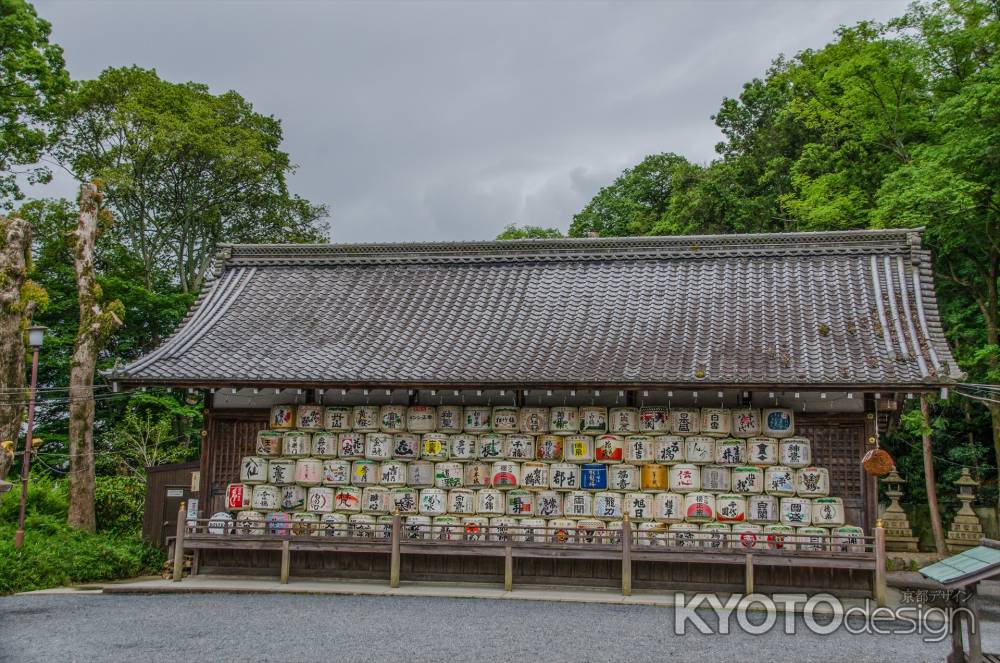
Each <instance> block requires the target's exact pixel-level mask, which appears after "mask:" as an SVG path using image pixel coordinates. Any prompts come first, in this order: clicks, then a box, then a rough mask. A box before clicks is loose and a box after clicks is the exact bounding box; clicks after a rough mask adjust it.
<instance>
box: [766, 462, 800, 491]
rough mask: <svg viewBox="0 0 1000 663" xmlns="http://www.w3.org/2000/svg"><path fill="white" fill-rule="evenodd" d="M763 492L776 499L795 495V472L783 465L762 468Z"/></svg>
mask: <svg viewBox="0 0 1000 663" xmlns="http://www.w3.org/2000/svg"><path fill="white" fill-rule="evenodd" d="M764 492H765V493H767V494H768V495H777V496H778V497H791V496H792V495H794V494H795V470H793V469H792V468H790V467H785V466H784V465H772V466H771V467H765V468H764Z"/></svg>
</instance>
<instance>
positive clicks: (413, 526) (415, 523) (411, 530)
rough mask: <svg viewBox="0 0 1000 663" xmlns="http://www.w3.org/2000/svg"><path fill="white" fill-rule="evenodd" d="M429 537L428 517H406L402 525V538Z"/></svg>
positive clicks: (429, 525) (429, 519)
mask: <svg viewBox="0 0 1000 663" xmlns="http://www.w3.org/2000/svg"><path fill="white" fill-rule="evenodd" d="M430 535H431V517H430V516H407V517H406V521H405V522H404V523H403V536H404V537H406V538H407V539H427V538H430Z"/></svg>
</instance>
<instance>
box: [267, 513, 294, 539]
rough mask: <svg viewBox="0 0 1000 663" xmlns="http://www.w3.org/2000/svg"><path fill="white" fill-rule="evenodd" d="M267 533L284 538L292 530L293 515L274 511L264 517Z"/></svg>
mask: <svg viewBox="0 0 1000 663" xmlns="http://www.w3.org/2000/svg"><path fill="white" fill-rule="evenodd" d="M264 527H265V528H266V529H265V531H266V532H267V533H268V534H270V535H271V536H284V535H285V534H288V533H289V532H290V531H291V529H292V514H290V513H282V512H281V511H273V512H271V513H268V514H265V515H264Z"/></svg>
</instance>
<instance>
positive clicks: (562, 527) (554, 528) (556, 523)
mask: <svg viewBox="0 0 1000 663" xmlns="http://www.w3.org/2000/svg"><path fill="white" fill-rule="evenodd" d="M547 529H548V537H549V540H550V541H552V542H553V543H566V542H568V541H569V539H570V536H572V534H573V531H574V530H575V529H576V521H575V520H570V519H569V518H553V519H552V520H550V521H549V526H548V528H547Z"/></svg>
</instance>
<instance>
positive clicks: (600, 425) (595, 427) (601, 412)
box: [580, 405, 608, 435]
mask: <svg viewBox="0 0 1000 663" xmlns="http://www.w3.org/2000/svg"><path fill="white" fill-rule="evenodd" d="M580 432H581V433H584V434H586V435H603V434H604V433H607V432H608V408H606V407H602V406H600V405H584V406H583V407H581V408H580Z"/></svg>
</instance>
